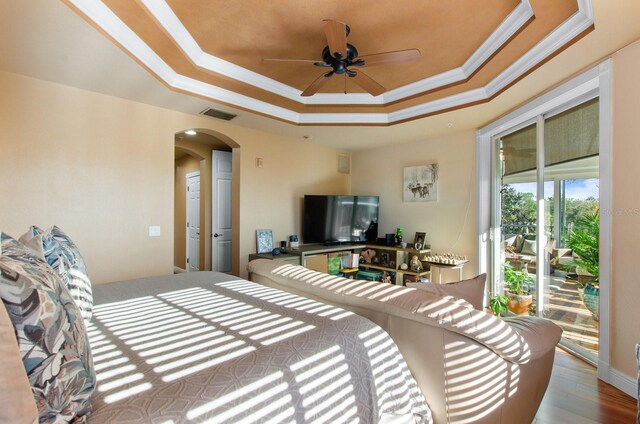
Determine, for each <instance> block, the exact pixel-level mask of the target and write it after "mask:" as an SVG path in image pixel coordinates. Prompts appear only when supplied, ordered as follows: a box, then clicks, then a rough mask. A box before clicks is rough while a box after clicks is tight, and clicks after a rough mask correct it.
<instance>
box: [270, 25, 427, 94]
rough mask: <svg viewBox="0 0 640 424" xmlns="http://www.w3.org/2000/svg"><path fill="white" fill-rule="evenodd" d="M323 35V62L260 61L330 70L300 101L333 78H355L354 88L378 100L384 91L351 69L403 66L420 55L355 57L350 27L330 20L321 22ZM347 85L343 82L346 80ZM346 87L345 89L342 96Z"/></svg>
mask: <svg viewBox="0 0 640 424" xmlns="http://www.w3.org/2000/svg"><path fill="white" fill-rule="evenodd" d="M324 22H325V26H324V33H325V37H326V39H327V45H326V46H325V47H324V49H323V50H322V61H310V60H301V59H262V60H263V61H271V62H313V64H314V65H315V66H318V67H322V68H332V70H331V71H329V72H327V73H325V74H322V75H320V76H319V77H317V78H316V79H315V80H314V81H313V82H312V83H311V85H309V86H308V87H307V88H306V89H305V90H304V91H302V92H301V93H300V95H301V96H302V97H309V96H313V95H314V94H316V93H317V92H318V91H320V89H321V88H322V86H323V85H325V82H326V81H327V80H328V79H329V77H331V76H333V75H334V74H336V75H345V77H346V76H348V77H350V78H354V81H355V82H356V84H358V85H359V86H360V87H361V88H362V89H364V90H365V91H366V92H367V93H369V94H371V95H372V96H379V95H381V94H382V93H384V92H385V91H386V89H385V88H384V87H383V86H382V85H380V84H378V83H377V82H376V81H374V80H373V79H372V78H371V77H369V76H367V75H366V74H364V73H362V72H356V71H355V70H353V69H349V68H350V67H352V66H357V67H361V66H376V65H388V64H395V63H404V62H415V61H418V60H419V59H420V51H419V50H418V49H408V50H396V51H391V52H385V53H376V54H370V55H365V56H361V57H359V56H358V50H357V49H356V48H355V46H353V45H352V44H349V43H347V36H348V35H349V33H350V32H351V29H350V28H349V25H347V24H345V23H343V22H339V21H335V20H332V19H324ZM345 84H346V78H345ZM344 94H347V91H346V85H345V93H344Z"/></svg>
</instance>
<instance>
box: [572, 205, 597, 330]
mask: <svg viewBox="0 0 640 424" xmlns="http://www.w3.org/2000/svg"><path fill="white" fill-rule="evenodd" d="M567 246H568V247H569V248H570V249H571V250H572V251H573V253H574V254H575V255H577V256H578V257H577V258H576V259H574V260H573V261H571V262H570V263H569V265H572V266H575V267H576V270H577V271H580V270H584V271H586V273H585V272H581V273H579V274H582V275H583V276H585V278H586V279H587V281H586V283H585V285H584V288H583V289H582V290H583V294H582V296H581V297H583V302H584V304H585V306H586V307H587V309H588V310H589V311H590V312H591V313H592V314H593V318H594V319H595V320H596V321H597V320H598V318H599V316H598V314H599V300H600V211H599V210H598V209H596V210H595V211H594V212H593V213H588V214H585V215H583V216H581V217H580V218H578V219H577V220H576V222H575V224H574V228H573V231H571V232H570V233H569V234H568V235H567Z"/></svg>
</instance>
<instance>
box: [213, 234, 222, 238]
mask: <svg viewBox="0 0 640 424" xmlns="http://www.w3.org/2000/svg"><path fill="white" fill-rule="evenodd" d="M213 236H214V237H216V238H218V237H222V234H218V233H214V234H213Z"/></svg>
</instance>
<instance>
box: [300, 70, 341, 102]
mask: <svg viewBox="0 0 640 424" xmlns="http://www.w3.org/2000/svg"><path fill="white" fill-rule="evenodd" d="M332 75H333V71H331V72H327V73H326V74H322V75H320V76H319V77H318V78H316V80H315V81H314V82H312V83H311V85H310V86H309V87H307V88H306V90H304V91H303V92H302V94H301V96H302V97H309V96H313V95H314V94H316V93H317V92H318V90H320V88H321V87H322V86H323V85H324V84H325V83H326V82H327V81H328V80H329V78H331V76H332Z"/></svg>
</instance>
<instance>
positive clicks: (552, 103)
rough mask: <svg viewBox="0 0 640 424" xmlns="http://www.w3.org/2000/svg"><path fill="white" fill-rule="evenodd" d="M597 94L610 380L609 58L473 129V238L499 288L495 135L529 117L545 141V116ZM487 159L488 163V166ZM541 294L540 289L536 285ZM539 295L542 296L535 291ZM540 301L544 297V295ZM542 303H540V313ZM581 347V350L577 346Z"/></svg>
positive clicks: (602, 374) (603, 322) (606, 376)
mask: <svg viewBox="0 0 640 424" xmlns="http://www.w3.org/2000/svg"><path fill="white" fill-rule="evenodd" d="M593 97H599V112H600V113H599V124H600V126H599V127H600V130H599V152H600V153H599V155H600V210H601V214H600V331H599V352H598V362H597V367H598V377H599V378H600V379H602V380H604V381H605V382H611V377H610V373H609V370H610V366H609V358H610V348H609V331H610V330H609V329H610V311H609V304H610V281H611V247H612V246H611V213H608V211H611V210H612V209H611V207H612V197H611V193H612V165H611V127H612V125H611V61H610V60H606V61H604V62H602V63H600V64H599V65H597V66H596V67H594V68H592V69H590V70H588V71H586V72H584V73H582V74H580V75H578V76H577V77H575V78H573V79H571V80H570V81H567V82H565V83H563V84H561V85H560V86H558V87H557V88H555V89H553V90H551V91H549V92H548V93H546V94H544V95H542V96H540V97H538V98H536V99H534V100H532V101H530V102H528V103H527V104H525V105H524V106H522V107H520V108H518V109H517V110H515V111H513V112H511V113H509V114H507V115H506V116H504V117H502V118H501V119H499V120H497V121H495V122H493V123H491V124H489V125H488V126H486V127H484V128H482V129H480V130H478V132H477V146H476V147H477V149H476V161H477V170H476V172H477V179H476V183H477V193H478V202H477V241H478V264H477V265H478V270H479V272H486V273H487V275H489V279H488V280H489V281H490V282H491V284H490V285H491V287H490V291H491V293H495V292H496V291H497V290H498V289H499V288H500V281H499V273H497V274H498V276H497V277H496V276H495V275H492V270H493V269H499V268H496V262H497V261H499V256H498V259H496V251H495V250H494V246H499V243H493V241H496V240H499V238H497V237H499V233H498V231H499V228H496V219H495V217H494V216H493V214H492V211H493V210H496V206H497V199H496V196H495V193H496V184H497V183H496V182H497V181H499V179H498V178H496V177H497V172H498V171H499V168H498V165H499V164H498V165H497V161H498V160H499V152H498V151H497V147H496V146H497V143H496V141H495V140H496V139H497V138H498V137H499V136H501V135H505V134H507V133H510V132H513V131H514V130H517V129H518V128H522V127H523V126H526V125H527V124H529V125H530V124H531V123H532V122H537V145H538V146H541V145H542V146H544V119H545V118H548V117H550V116H553V115H555V114H557V113H560V112H562V111H564V110H566V109H568V108H570V107H573V106H575V105H576V104H579V103H582V102H583V101H587V100H588V99H590V98H593ZM536 154H537V181H538V182H539V183H538V187H537V202H538V203H537V223H536V226H537V231H536V233H537V234H541V235H542V237H537V238H536V244H537V252H538V254H537V256H538V258H537V261H538V263H540V264H542V263H544V262H543V261H544V259H545V258H544V246H545V244H546V240H543V239H544V238H546V237H545V236H544V231H541V230H543V229H544V214H545V211H544V148H542V149H537V152H536ZM487 164H490V165H489V166H487ZM536 278H537V280H536V284H537V288H538V290H540V289H541V288H543V285H544V280H543V279H544V276H543V273H542V272H539V273H537V277H536ZM538 293H539V294H541V293H542V292H541V291H538ZM538 297H539V298H541V297H542V296H540V295H539V296H538ZM542 301H543V302H544V300H542ZM543 309H544V308H542V307H538V311H539V312H538V313H539V314H540V313H541V312H542V311H543ZM578 353H579V352H578Z"/></svg>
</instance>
